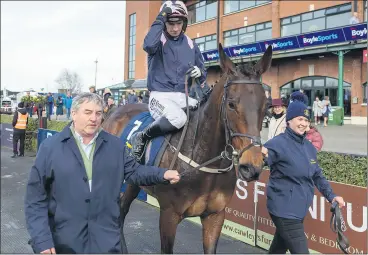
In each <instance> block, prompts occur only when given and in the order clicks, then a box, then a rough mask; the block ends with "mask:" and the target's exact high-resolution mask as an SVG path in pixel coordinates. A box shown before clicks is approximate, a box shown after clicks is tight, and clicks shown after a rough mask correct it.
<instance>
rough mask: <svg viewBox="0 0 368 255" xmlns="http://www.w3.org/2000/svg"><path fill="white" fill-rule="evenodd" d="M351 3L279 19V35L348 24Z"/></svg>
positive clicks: (302, 32)
mask: <svg viewBox="0 0 368 255" xmlns="http://www.w3.org/2000/svg"><path fill="white" fill-rule="evenodd" d="M350 18H351V3H349V4H344V5H338V6H334V7H331V8H327V9H321V10H317V11H312V12H306V13H303V14H300V15H296V16H291V17H287V18H284V19H281V36H290V35H297V34H304V33H308V32H313V31H318V30H324V29H329V28H334V27H341V26H346V25H349V20H350Z"/></svg>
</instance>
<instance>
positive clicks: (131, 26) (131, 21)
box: [128, 13, 136, 79]
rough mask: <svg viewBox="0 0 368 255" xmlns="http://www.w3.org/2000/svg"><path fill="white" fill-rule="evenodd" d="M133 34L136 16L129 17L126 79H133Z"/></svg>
mask: <svg viewBox="0 0 368 255" xmlns="http://www.w3.org/2000/svg"><path fill="white" fill-rule="evenodd" d="M135 34H136V14H135V13H134V14H131V15H130V16H129V58H128V79H134V77H135V45H136V44H135Z"/></svg>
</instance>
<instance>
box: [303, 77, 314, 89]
mask: <svg viewBox="0 0 368 255" xmlns="http://www.w3.org/2000/svg"><path fill="white" fill-rule="evenodd" d="M311 87H312V80H309V79H308V80H304V79H303V80H302V89H308V88H311Z"/></svg>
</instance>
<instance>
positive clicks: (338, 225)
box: [330, 202, 350, 254]
mask: <svg viewBox="0 0 368 255" xmlns="http://www.w3.org/2000/svg"><path fill="white" fill-rule="evenodd" d="M330 211H331V212H332V216H331V220H330V227H331V230H332V231H333V232H334V233H337V239H336V240H337V243H338V244H339V247H340V249H341V250H342V251H343V252H344V253H345V254H349V253H348V251H347V249H348V248H349V247H350V244H349V240H348V238H347V237H346V236H345V235H344V233H343V232H344V231H346V226H345V221H344V218H343V216H342V214H341V211H340V207H339V204H338V203H337V202H333V204H332V206H331V209H330Z"/></svg>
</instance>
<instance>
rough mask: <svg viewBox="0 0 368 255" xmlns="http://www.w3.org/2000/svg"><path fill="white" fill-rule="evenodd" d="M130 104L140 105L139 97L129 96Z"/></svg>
mask: <svg viewBox="0 0 368 255" xmlns="http://www.w3.org/2000/svg"><path fill="white" fill-rule="evenodd" d="M127 102H128V104H135V103H138V97H137V96H136V95H134V94H130V93H129V94H128V99H127Z"/></svg>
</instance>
